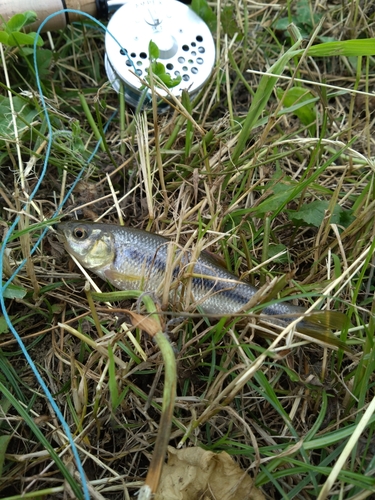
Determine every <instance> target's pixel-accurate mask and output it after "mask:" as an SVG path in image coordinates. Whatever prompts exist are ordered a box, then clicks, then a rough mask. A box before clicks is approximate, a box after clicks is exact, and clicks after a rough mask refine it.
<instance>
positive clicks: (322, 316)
mask: <svg viewBox="0 0 375 500" xmlns="http://www.w3.org/2000/svg"><path fill="white" fill-rule="evenodd" d="M350 325H351V323H350V321H349V318H348V317H347V316H346V315H345V314H343V313H341V312H338V311H316V312H313V313H311V314H309V315H308V316H306V317H305V318H304V319H303V320H302V321H301V322H300V323H299V324H298V326H297V329H298V331H300V332H301V333H303V334H304V335H308V336H309V337H312V338H314V339H316V340H319V341H321V342H324V343H325V344H328V345H330V346H334V347H337V348H339V349H343V350H345V351H348V352H350V348H349V347H348V346H347V344H346V342H344V341H343V340H341V339H339V338H338V337H336V335H334V334H333V333H332V330H344V329H347V328H348V327H349V326H350Z"/></svg>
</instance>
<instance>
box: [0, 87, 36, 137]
mask: <svg viewBox="0 0 375 500" xmlns="http://www.w3.org/2000/svg"><path fill="white" fill-rule="evenodd" d="M13 106H14V111H15V113H16V114H17V115H20V116H22V118H23V119H24V120H25V122H26V123H31V122H32V121H34V119H35V117H36V115H37V114H38V111H37V110H36V109H35V108H34V107H33V106H31V105H30V104H28V102H27V101H25V99H22V98H21V97H17V96H16V97H13ZM0 116H1V120H0V141H1V140H4V139H5V140H6V139H14V129H13V122H12V110H11V108H10V104H9V98H8V97H4V96H0ZM25 122H24V121H21V120H20V119H19V118H18V116H17V118H16V124H17V129H18V133H19V134H21V133H22V132H23V131H24V130H29V127H28V126H27V125H25Z"/></svg>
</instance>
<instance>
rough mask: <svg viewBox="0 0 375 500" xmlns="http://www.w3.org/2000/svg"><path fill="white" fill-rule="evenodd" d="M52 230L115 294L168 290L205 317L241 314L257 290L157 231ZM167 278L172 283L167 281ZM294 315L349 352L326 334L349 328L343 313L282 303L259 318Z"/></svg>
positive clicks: (303, 326) (98, 226) (80, 226)
mask: <svg viewBox="0 0 375 500" xmlns="http://www.w3.org/2000/svg"><path fill="white" fill-rule="evenodd" d="M55 228H56V230H57V233H58V237H59V239H60V240H61V241H63V243H64V246H65V249H66V250H67V252H68V253H70V254H71V255H73V256H74V257H75V258H76V259H77V260H78V262H79V263H80V264H81V265H82V266H83V267H84V268H86V269H88V270H90V271H92V272H93V273H95V274H96V275H97V276H99V277H100V278H102V279H103V280H105V281H108V282H110V283H111V284H112V285H113V286H114V287H115V288H117V289H119V290H143V291H145V292H152V293H156V294H157V295H159V296H160V295H162V293H163V290H164V288H165V287H166V286H169V295H170V296H171V297H172V296H173V297H174V300H180V301H181V297H182V296H183V295H184V294H186V293H189V294H190V297H189V298H190V301H191V303H192V304H195V305H196V306H199V307H200V308H201V310H202V311H203V313H204V314H207V315H213V316H220V317H221V316H231V315H236V314H238V313H244V312H245V310H246V306H247V305H248V304H249V302H251V300H252V299H253V298H254V299H256V294H257V293H258V291H259V290H258V288H256V287H255V286H252V285H251V284H249V283H246V282H243V281H240V280H239V278H238V277H237V276H236V275H235V274H233V273H231V272H229V271H228V270H227V269H225V268H224V267H222V266H220V265H218V264H217V263H216V262H215V261H214V260H213V259H212V257H211V256H210V255H209V254H208V253H206V252H204V251H203V252H201V254H200V255H199V256H198V258H194V256H193V253H192V252H191V251H186V250H181V248H180V247H179V246H178V245H177V244H176V243H174V242H171V241H170V240H168V239H167V238H165V237H164V236H161V235H158V234H155V233H151V232H148V231H144V230H141V229H137V228H131V227H125V226H119V225H116V224H107V223H94V222H77V221H74V222H71V221H68V222H60V223H58V224H56V225H55ZM171 245H174V255H173V253H172V254H171V250H170V246H171ZM171 255H172V257H173V258H172V259H171ZM167 274H168V275H169V277H170V281H171V282H170V283H166V282H165V278H166V275H167ZM171 301H172V302H173V300H171ZM257 302H259V301H257ZM297 317H302V319H301V320H300V322H299V323H298V324H297V330H298V331H300V332H302V333H306V334H309V335H311V336H312V337H313V338H315V339H317V340H318V341H323V342H327V343H329V344H330V345H334V346H336V347H340V348H343V349H346V350H347V346H346V344H345V343H344V342H343V341H341V340H340V339H338V338H337V337H336V336H335V335H334V334H332V333H331V332H330V331H331V330H334V329H337V330H340V329H342V328H344V327H346V326H347V324H348V318H347V317H346V316H345V315H344V314H343V313H341V312H338V311H317V312H314V313H311V314H309V315H306V309H304V308H303V307H300V306H295V305H294V304H291V303H290V302H287V301H284V302H273V303H268V304H267V303H266V304H265V305H264V307H263V309H262V314H261V318H262V319H266V318H267V321H268V322H270V323H273V324H277V325H280V326H283V327H285V326H287V325H288V324H290V323H291V322H292V321H293V320H295V319H296V318H297Z"/></svg>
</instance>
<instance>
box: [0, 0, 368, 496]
mask: <svg viewBox="0 0 375 500" xmlns="http://www.w3.org/2000/svg"><path fill="white" fill-rule="evenodd" d="M344 4H345V5H344ZM212 9H213V12H214V14H215V16H217V14H218V11H217V6H216V4H213V5H212ZM222 9H226V10H223V11H222V12H221V14H222V13H224V14H225V15H224V14H223V15H222V16H221V18H222V21H223V22H222V23H219V24H218V31H217V33H218V36H217V38H216V43H217V47H218V50H219V52H218V57H217V63H216V66H215V69H214V72H213V75H212V78H211V79H210V80H209V81H208V82H207V84H206V86H205V87H204V88H203V89H202V90H201V91H200V93H199V94H198V95H197V96H195V97H194V98H193V99H192V100H190V99H188V98H187V96H183V97H182V100H181V104H175V105H174V106H173V107H171V109H170V111H169V112H167V113H165V114H162V115H157V114H156V113H153V112H152V110H151V111H149V112H148V113H147V114H142V113H138V114H136V115H134V113H133V111H132V110H131V109H129V107H128V106H127V105H126V104H125V106H124V103H123V102H122V101H121V99H120V98H119V96H118V95H117V94H116V93H115V92H114V91H113V90H112V89H111V87H110V86H109V85H108V83H107V80H106V76H105V72H104V68H103V36H102V34H101V33H100V32H99V31H97V30H93V29H90V28H89V27H85V26H75V27H69V28H67V29H66V30H65V31H63V32H59V33H53V34H51V36H50V37H47V36H46V35H43V39H44V45H43V47H39V48H38V54H39V55H38V60H39V64H40V66H39V75H40V84H41V88H42V90H43V93H44V96H45V98H46V103H47V109H48V116H49V119H50V122H51V127H52V130H53V142H52V146H51V151H50V156H49V160H48V168H47V170H46V172H45V175H44V176H42V174H43V170H42V168H43V161H44V157H45V155H46V152H47V148H48V124H47V121H46V118H45V116H44V114H43V110H42V106H41V100H40V95H39V92H38V89H37V85H36V81H35V75H34V74H33V69H32V55H31V54H30V51H28V50H26V49H25V47H22V48H19V47H17V46H15V47H7V46H3V51H2V59H1V66H2V70H3V72H4V79H2V82H1V85H0V87H1V89H0V111H1V113H0V116H1V119H0V165H1V176H0V196H1V205H0V224H1V228H2V233H3V239H4V238H5V235H6V232H7V230H8V228H9V227H10V226H11V225H12V224H13V223H14V222H15V221H16V220H17V223H16V226H15V227H14V230H13V232H12V234H10V235H9V239H8V242H7V245H6V249H5V251H4V254H3V264H2V267H3V280H4V281H6V280H7V279H8V278H9V277H11V276H12V284H11V285H9V286H8V288H7V292H6V294H5V293H4V298H3V300H4V309H5V310H6V313H7V315H9V317H10V319H11V323H12V325H13V327H14V328H15V329H16V331H17V332H18V334H19V336H20V337H21V339H22V341H23V342H24V344H25V346H26V348H27V350H28V353H29V355H30V357H31V359H32V360H33V362H34V363H35V365H36V366H37V368H38V370H39V372H40V374H41V376H42V378H43V380H44V382H45V384H46V385H47V386H48V388H49V390H50V392H51V393H52V394H53V397H54V400H55V402H56V404H57V406H58V408H59V409H60V410H61V412H62V414H63V415H64V417H65V420H66V422H67V424H68V426H69V428H70V431H71V433H72V435H73V437H74V438H75V440H76V445H77V447H78V452H79V455H80V458H81V461H82V464H83V468H84V470H85V472H86V474H87V476H88V479H89V481H90V494H91V496H92V497H93V498H100V496H99V495H102V497H104V498H107V499H118V498H130V497H131V496H133V495H134V494H135V493H136V491H138V489H139V487H140V486H141V485H142V484H143V482H144V481H145V478H146V476H147V472H148V470H149V466H150V462H151V460H152V456H153V454H154V444H155V440H156V436H157V431H158V427H159V424H160V420H161V413H162V402H163V385H164V371H163V358H162V357H161V355H160V352H159V349H158V347H157V346H156V345H155V344H154V343H153V342H151V341H150V338H149V336H147V335H145V334H144V333H143V332H142V331H141V330H140V328H138V327H137V326H134V323H136V321H135V320H134V317H136V316H134V315H136V314H139V311H137V307H136V306H135V305H134V301H129V300H124V298H123V296H122V297H121V296H119V295H118V294H117V295H115V297H116V300H114V299H113V295H112V299H111V304H109V303H108V302H99V300H98V295H97V294H96V293H95V292H90V291H88V287H87V286H85V279H86V278H85V277H84V276H83V275H82V273H81V271H80V270H79V269H78V268H77V267H75V265H74V263H72V261H71V260H70V259H69V258H68V256H67V255H66V253H65V251H64V250H63V248H62V247H61V245H60V244H59V243H58V242H57V240H56V238H55V236H54V235H53V234H52V232H48V233H47V235H46V236H44V238H43V239H41V240H40V242H39V244H38V247H37V248H36V250H35V251H34V252H32V253H31V252H30V250H31V249H32V248H33V246H34V244H35V243H36V242H37V241H38V240H39V239H40V236H41V234H42V232H43V230H44V228H46V227H49V225H50V224H51V219H52V218H54V217H55V215H54V214H55V212H56V210H57V207H58V206H59V204H60V202H61V201H62V200H63V199H64V197H65V196H66V193H67V192H68V189H69V188H70V187H71V186H72V185H73V183H74V182H75V180H76V179H77V177H78V176H79V177H80V180H79V182H78V183H77V184H76V185H75V187H74V190H73V192H72V193H71V195H70V196H69V197H68V199H67V200H66V201H65V203H64V206H63V208H62V210H61V215H64V216H74V217H75V216H77V217H79V218H84V219H88V220H96V219H100V220H101V221H103V222H119V221H121V220H123V221H124V222H125V224H126V225H129V226H133V227H140V228H143V229H148V230H150V231H154V232H160V233H162V234H164V235H166V236H168V237H170V238H172V239H173V240H175V241H178V242H179V243H180V244H181V245H188V246H190V247H191V248H193V249H197V248H207V249H208V250H210V251H211V252H214V253H215V254H217V255H219V256H220V257H221V258H222V259H223V260H224V261H225V264H226V266H227V267H228V268H229V269H230V270H232V271H233V272H235V273H237V274H238V275H239V276H241V277H242V278H243V279H245V280H248V281H249V282H251V283H253V284H256V285H259V286H262V285H265V284H267V283H270V282H271V280H272V279H273V278H275V277H278V278H280V277H286V278H285V283H284V285H285V286H284V287H283V288H282V289H281V290H280V291H279V293H278V296H277V298H274V300H281V299H282V298H285V297H289V298H290V300H293V301H294V302H295V303H296V304H297V303H298V304H299V305H303V306H305V307H306V308H308V307H310V306H312V305H313V304H314V303H315V302H316V301H318V302H319V304H320V307H324V308H327V309H331V310H336V311H341V312H343V313H345V314H346V315H347V317H348V318H349V319H350V320H351V323H352V326H351V327H350V328H349V329H344V330H343V331H342V332H340V333H339V335H340V338H341V340H343V341H345V342H346V344H347V346H349V347H350V349H351V353H346V352H344V351H342V350H335V349H332V348H330V347H329V345H322V344H321V343H320V344H319V343H317V342H314V341H313V340H312V339H311V338H306V336H305V337H301V336H298V335H297V334H296V333H295V332H293V330H292V329H290V331H289V332H288V331H284V332H281V333H280V331H276V330H275V329H272V327H270V326H269V325H267V324H262V323H260V324H254V323H253V322H251V323H250V322H249V321H243V318H238V317H234V318H222V319H216V320H215V319H212V318H207V317H204V316H203V317H202V316H201V315H200V314H192V313H191V312H190V311H193V309H191V310H189V311H188V309H187V305H186V304H185V307H184V311H183V312H181V313H177V312H176V310H170V309H169V310H167V311H164V312H163V314H162V315H161V316H160V321H161V325H165V328H166V330H167V331H168V334H169V337H170V338H171V340H172V341H173V343H174V345H175V347H176V351H177V354H176V357H177V399H176V404H175V409H174V413H173V417H172V424H171V438H170V441H169V443H170V444H171V445H173V446H177V445H178V444H179V443H182V446H201V447H204V448H205V449H208V450H212V451H215V452H219V451H223V450H224V451H226V452H227V453H229V454H230V455H232V456H233V457H234V458H235V460H236V461H237V463H238V464H239V465H240V466H241V467H242V469H243V470H246V471H248V473H249V474H250V475H251V476H252V477H254V480H255V484H256V486H257V487H258V488H260V489H261V491H262V492H263V494H264V495H265V497H266V498H268V499H279V498H284V499H292V498H298V499H302V498H303V499H306V498H311V499H315V498H319V499H324V498H333V499H344V498H345V499H358V500H359V499H363V498H368V497H372V496H373V495H374V494H375V479H374V477H373V476H374V467H375V459H374V452H373V450H374V445H373V440H374V437H373V433H374V429H375V415H374V382H375V379H374V375H373V374H374V371H375V354H374V349H373V346H374V324H375V323H374V320H375V318H374V299H373V296H374V245H375V243H374V241H375V238H374V236H375V235H374V206H375V185H374V168H375V162H374V158H375V144H374V138H373V136H372V128H373V120H374V114H373V111H374V109H375V106H374V96H373V94H372V93H371V85H372V81H373V78H374V74H375V64H374V55H375V50H374V47H373V45H374V41H373V40H371V41H368V40H369V39H374V38H375V34H374V14H373V12H372V7H371V2H370V1H367V0H364V1H363V2H359V1H357V2H351V3H349V2H347V5H346V3H341V2H340V3H334V2H328V1H325V0H323V1H321V2H319V3H317V2H314V1H312V0H310V1H304V0H300V1H298V2H297V1H290V2H283V3H278V4H270V5H267V4H265V3H262V4H261V3H259V4H256V3H254V2H253V3H247V4H242V3H237V2H230V1H228V2H226V3H225V4H223V5H222ZM290 21H293V22H294V23H295V24H296V25H297V26H298V29H299V30H298V31H297V30H296V29H294V30H292V31H291V32H290V33H289V32H288V31H286V30H285V28H283V26H285V25H287V24H288V23H289V22H290ZM236 33H237V34H236ZM300 33H302V35H304V36H306V38H305V39H300V38H299V34H300ZM215 36H216V35H215ZM321 44H324V45H321ZM27 48H28V47H27ZM5 75H6V76H7V79H6V78H5ZM123 108H125V109H124V112H123V113H122V114H121V116H120V115H119V114H118V113H117V114H116V115H115V116H114V112H115V111H116V110H118V109H123ZM12 110H14V111H15V112H16V114H12ZM99 138H102V142H101V145H100V146H99V147H98V145H97V140H98V139H99ZM95 148H96V149H95ZM40 179H41V182H40V184H39V185H38V186H37V182H38V180H40ZM36 186H37V190H36V191H35V193H34V196H33V197H32V201H30V202H28V200H30V195H31V194H32V193H33V192H34V190H35V188H36ZM17 216H18V219H16V217H17ZM3 250H4V249H3ZM24 260H25V264H24V265H23V266H22V267H20V265H21V263H22V262H23V261H24ZM16 271H17V272H16ZM92 280H93V282H94V284H96V286H97V287H99V289H100V290H101V291H104V292H113V290H112V289H111V288H110V287H109V285H106V284H105V283H103V282H102V281H101V280H99V279H97V278H95V277H93V276H92ZM91 288H92V289H93V288H94V286H93V285H91ZM110 297H111V296H109V298H108V297H107V296H106V297H105V300H110ZM111 307H112V308H115V309H114V310H115V311H116V312H114V310H113V309H111ZM131 307H133V313H132V314H133V316H131V315H129V314H126V315H124V314H123V313H122V312H120V311H123V310H127V309H129V308H131ZM150 307H151V309H152V306H150ZM154 307H158V304H157V303H156V305H154ZM94 308H95V310H94ZM5 310H4V311H3V313H5ZM148 310H149V311H151V310H150V309H148ZM153 311H154V309H152V312H153ZM149 326H150V325H149ZM150 328H151V327H150ZM0 332H1V338H0V392H1V399H0V429H1V432H0V474H1V478H0V496H1V497H2V498H12V499H16V498H21V496H22V498H25V497H26V498H39V497H40V498H42V497H44V498H48V497H53V498H60V497H61V498H62V497H63V495H64V493H63V492H64V490H65V491H68V494H69V495H70V496H71V497H73V498H74V497H76V498H83V496H82V487H81V484H80V480H79V475H78V474H77V470H76V467H75V465H74V464H75V462H74V461H73V455H72V451H71V448H70V447H69V446H67V435H66V432H65V430H64V429H63V427H62V426H61V424H60V422H59V421H58V419H57V418H56V415H55V412H54V410H53V409H52V408H51V405H50V404H49V403H48V400H47V398H46V397H45V395H44V394H43V391H42V390H41V387H40V386H39V384H38V383H37V382H36V379H35V377H34V374H33V373H32V371H31V369H30V366H29V364H28V363H27V362H26V361H25V357H24V355H23V353H22V351H21V350H20V348H19V346H18V344H17V342H16V340H15V338H14V336H13V334H12V332H11V331H10V330H9V325H7V322H6V321H5V319H4V316H3V315H2V316H1V317H0ZM164 403H165V398H164ZM67 485H69V486H67ZM67 488H69V490H67ZM70 491H71V492H72V493H69V492H70Z"/></svg>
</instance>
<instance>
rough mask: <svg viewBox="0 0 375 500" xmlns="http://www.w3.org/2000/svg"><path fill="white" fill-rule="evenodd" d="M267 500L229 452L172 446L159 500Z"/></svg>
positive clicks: (157, 497)
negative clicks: (181, 448) (180, 448)
mask: <svg viewBox="0 0 375 500" xmlns="http://www.w3.org/2000/svg"><path fill="white" fill-rule="evenodd" d="M198 499H200V500H201V499H205V500H206V499H207V500H208V499H212V500H265V497H264V495H263V493H262V492H261V491H260V490H258V489H257V488H255V486H254V483H253V480H252V479H251V478H250V476H249V475H248V474H247V472H246V471H243V470H242V469H241V468H240V467H239V466H238V465H237V464H236V463H235V462H234V461H233V459H232V457H231V456H230V455H228V453H226V452H224V451H222V452H221V453H213V452H212V451H206V450H203V449H202V448H198V447H194V448H185V449H183V450H176V449H175V448H173V447H172V446H169V447H168V463H167V464H166V465H164V468H163V472H162V476H161V480H160V484H159V488H158V491H157V493H156V496H155V500H198Z"/></svg>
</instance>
